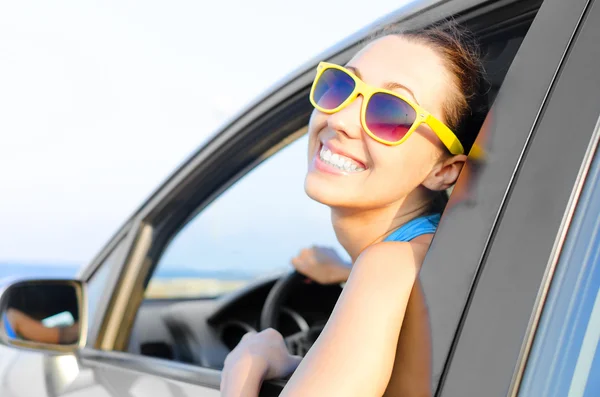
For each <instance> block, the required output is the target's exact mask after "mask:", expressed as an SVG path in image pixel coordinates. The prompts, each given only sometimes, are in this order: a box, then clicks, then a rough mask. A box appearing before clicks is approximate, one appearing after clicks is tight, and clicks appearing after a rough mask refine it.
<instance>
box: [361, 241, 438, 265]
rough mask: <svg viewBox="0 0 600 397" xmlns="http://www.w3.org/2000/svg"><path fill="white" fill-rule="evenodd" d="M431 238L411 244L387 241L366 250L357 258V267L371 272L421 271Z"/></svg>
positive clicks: (411, 242)
mask: <svg viewBox="0 0 600 397" xmlns="http://www.w3.org/2000/svg"><path fill="white" fill-rule="evenodd" d="M430 242H431V237H426V236H423V238H418V239H415V240H413V241H410V242H401V241H385V242H381V243H377V244H373V245H371V246H370V247H368V248H366V249H365V250H364V251H363V252H362V253H361V254H360V255H359V257H358V258H357V260H356V263H355V264H354V266H355V267H358V268H368V269H370V271H376V270H375V269H379V270H381V269H382V268H388V270H393V269H395V270H398V271H406V270H410V269H414V270H416V271H418V269H420V267H421V264H422V263H423V260H424V259H425V255H426V254H427V250H428V249H429V244H430Z"/></svg>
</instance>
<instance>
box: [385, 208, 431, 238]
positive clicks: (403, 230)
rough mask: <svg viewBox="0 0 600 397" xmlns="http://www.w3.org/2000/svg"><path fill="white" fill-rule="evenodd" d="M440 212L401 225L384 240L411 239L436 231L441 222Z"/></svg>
mask: <svg viewBox="0 0 600 397" xmlns="http://www.w3.org/2000/svg"><path fill="white" fill-rule="evenodd" d="M440 218H441V215H440V214H432V215H425V216H420V217H418V218H415V219H413V220H412V221H409V222H407V223H405V224H404V225H402V226H400V227H399V228H398V229H396V230H394V231H393V232H392V234H390V235H389V236H387V237H386V239H385V240H383V241H410V240H412V239H414V238H417V237H419V236H421V235H423V234H432V233H435V229H437V227H438V225H439V224H440Z"/></svg>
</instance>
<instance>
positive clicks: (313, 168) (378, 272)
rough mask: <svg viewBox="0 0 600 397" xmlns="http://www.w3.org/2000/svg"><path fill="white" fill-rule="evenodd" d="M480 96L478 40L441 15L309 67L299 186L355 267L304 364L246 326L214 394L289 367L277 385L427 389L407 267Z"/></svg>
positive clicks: (420, 255)
mask: <svg viewBox="0 0 600 397" xmlns="http://www.w3.org/2000/svg"><path fill="white" fill-rule="evenodd" d="M407 59H409V60H411V61H410V62H407ZM407 87H410V88H407ZM485 94H486V87H485V78H484V73H483V67H482V64H481V62H480V59H479V57H478V55H477V47H476V45H475V44H474V43H473V42H472V41H471V40H470V36H468V34H467V32H465V31H464V30H462V29H460V28H459V27H458V26H457V25H455V24H453V23H446V24H445V25H444V26H443V27H442V26H434V27H431V28H428V29H426V30H423V31H417V32H401V31H394V30H389V29H384V31H383V33H382V34H379V35H377V36H376V37H375V38H373V39H372V40H371V41H370V42H369V43H368V44H367V45H365V46H364V47H363V48H362V49H361V50H360V51H359V52H358V53H357V54H356V55H355V56H354V57H353V58H352V59H351V60H350V61H349V62H348V64H347V65H346V66H345V67H342V66H339V65H335V64H331V63H321V64H319V66H318V68H317V74H316V77H315V79H314V83H313V86H312V89H311V93H310V100H311V103H312V104H313V106H314V108H315V110H314V112H313V113H312V116H311V119H310V123H309V126H308V135H309V142H308V162H309V166H308V173H307V175H306V178H305V191H306V193H307V195H308V196H309V197H311V198H312V199H313V200H315V201H317V202H319V203H322V204H325V205H327V206H328V207H329V208H330V209H331V219H332V223H333V228H334V230H335V232H336V236H337V239H338V240H339V242H340V244H341V245H342V246H343V247H344V249H345V250H346V252H347V253H348V255H349V256H350V258H351V260H352V262H353V268H352V271H351V273H350V275H349V279H348V282H347V284H346V286H345V288H344V291H343V292H342V294H341V296H340V299H339V300H338V302H337V304H336V306H335V309H334V310H333V312H332V314H331V317H330V318H329V320H328V322H327V324H326V325H325V327H324V328H323V330H322V332H321V334H320V336H319V337H318V339H317V340H316V342H315V343H314V345H313V346H312V348H311V349H310V350H309V352H308V354H307V355H306V357H305V358H304V360H302V361H300V357H295V356H291V355H289V354H288V352H287V350H286V346H285V344H284V340H283V338H282V336H281V335H280V334H279V333H278V332H277V331H275V330H272V329H267V330H265V331H263V332H261V333H259V334H252V333H250V334H248V335H246V336H245V337H244V338H243V339H242V341H241V342H240V344H239V345H238V346H237V347H236V348H235V349H234V350H233V351H232V352H231V353H230V354H229V356H228V357H227V359H226V361H225V368H224V372H223V377H222V392H223V395H226V396H239V395H248V396H250V395H257V394H258V391H259V388H260V384H261V383H262V381H263V380H264V379H269V378H274V377H282V376H287V375H289V374H290V373H291V372H294V370H295V372H294V374H293V376H292V377H291V379H290V381H289V382H288V383H287V385H286V387H285V388H284V390H283V393H282V395H286V396H292V395H293V396H306V395H310V396H330V395H344V396H361V397H362V396H380V395H382V394H384V393H386V394H387V395H402V396H413V395H430V393H431V373H430V371H431V361H430V359H431V347H430V344H431V341H430V336H429V332H428V325H427V323H428V314H427V308H426V305H425V301H424V296H423V292H422V289H421V287H420V284H419V282H418V281H417V275H418V273H419V270H420V267H421V264H422V262H423V260H424V257H425V254H426V252H427V250H428V248H429V244H430V242H431V239H432V237H433V233H434V232H435V229H436V227H437V224H438V223H439V220H440V214H439V207H438V206H437V205H436V200H435V197H436V195H439V194H445V191H446V190H447V189H449V188H450V187H451V186H452V185H453V184H454V182H455V181H456V179H457V177H458V174H459V172H460V171H461V169H462V167H463V165H464V163H465V160H466V153H467V151H468V150H470V148H471V146H472V145H473V142H474V139H475V134H474V132H475V133H476V132H477V131H478V130H479V127H480V125H481V123H482V121H483V119H484V117H485V114H486V111H487V108H486V106H485V104H487V98H486V97H485ZM417 98H418V99H417ZM467 126H469V127H470V128H466V127H467ZM296 266H297V267H298V265H296ZM373 308H378V309H377V310H373ZM350 346H352V348H351V349H350V348H349V347H350ZM396 347H397V348H396ZM296 367H298V368H297V369H296ZM348 374H360V376H352V377H348Z"/></svg>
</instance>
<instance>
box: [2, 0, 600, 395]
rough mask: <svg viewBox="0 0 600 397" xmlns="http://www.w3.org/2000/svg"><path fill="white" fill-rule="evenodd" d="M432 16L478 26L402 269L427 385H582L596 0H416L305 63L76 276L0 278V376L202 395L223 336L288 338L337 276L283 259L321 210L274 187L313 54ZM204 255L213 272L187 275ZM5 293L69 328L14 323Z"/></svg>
mask: <svg viewBox="0 0 600 397" xmlns="http://www.w3.org/2000/svg"><path fill="white" fill-rule="evenodd" d="M448 17H452V18H454V19H456V20H457V21H459V22H461V23H464V24H465V25H467V26H468V27H469V28H470V29H471V30H472V31H473V32H474V33H475V34H476V35H477V37H478V38H479V39H480V40H481V42H482V45H483V49H484V50H485V53H486V54H487V55H486V58H485V63H486V67H487V69H488V72H489V79H490V83H491V89H490V92H489V101H490V104H492V107H491V110H490V112H489V114H488V116H487V118H486V121H485V123H484V125H483V128H482V129H481V131H480V133H479V136H478V138H477V142H476V143H477V147H478V148H480V149H481V150H480V151H479V153H477V155H475V153H471V155H470V158H469V160H468V162H467V165H466V167H465V169H464V170H463V171H462V173H461V175H460V177H459V180H458V182H457V184H456V186H455V187H454V189H453V191H452V193H451V195H450V200H449V203H448V205H447V207H446V210H445V211H444V214H443V217H442V220H441V223H440V225H439V228H438V230H437V232H436V234H435V237H434V240H433V242H432V245H431V247H430V249H429V251H428V254H427V257H426V260H425V263H424V264H423V267H422V270H421V274H420V282H421V285H422V288H423V291H424V295H425V299H426V302H427V309H428V312H429V322H430V338H431V344H430V345H431V351H430V352H425V353H424V354H430V355H431V358H432V373H433V377H432V385H431V387H432V395H435V396H440V397H454V396H460V397H468V396H477V397H481V396H536V397H539V396H584V397H588V396H592V395H600V353H599V350H598V339H599V336H600V295H599V293H598V286H599V285H600V221H599V219H600V217H599V216H598V214H599V212H600V153H599V152H598V143H599V141H600V122H599V120H600V99H599V98H598V91H599V90H600V73H598V70H600V46H599V45H598V41H599V39H600V1H595V0H569V1H564V0H543V1H542V0H521V1H516V0H422V1H417V2H414V3H411V4H410V5H409V6H405V7H403V8H401V9H399V10H398V11H397V12H394V13H392V14H390V15H387V16H386V17H384V18H383V19H381V20H379V21H377V22H376V23H374V24H373V25H371V26H369V27H367V28H365V29H363V30H361V31H359V32H357V33H356V34H354V35H353V36H351V37H349V38H347V39H346V40H344V41H343V42H341V43H339V44H338V45H336V46H334V47H333V48H330V49H329V50H327V51H326V52H325V53H323V54H321V55H319V56H318V57H316V58H315V59H314V60H311V61H309V62H307V63H306V64H305V65H303V66H302V67H300V68H299V69H298V70H296V71H295V72H293V73H291V74H290V75H289V76H288V77H287V78H286V79H284V80H283V81H281V82H280V83H278V84H277V85H275V86H273V87H271V89H270V90H268V91H267V92H266V93H265V94H264V95H263V96H261V97H260V98H257V99H256V100H255V101H254V102H253V103H252V104H250V105H249V106H248V107H246V108H245V109H244V110H243V111H241V112H240V113H239V114H238V115H237V116H236V117H234V118H232V119H231V120H230V121H229V122H228V123H227V124H226V125H225V126H224V127H223V128H222V129H221V130H220V132H219V133H218V134H216V135H215V136H214V137H213V138H212V139H210V140H209V141H208V142H207V143H205V144H204V145H203V146H202V147H201V148H200V149H199V150H198V151H197V152H195V153H194V154H193V155H192V156H190V157H189V158H188V159H187V160H185V161H184V162H183V163H182V165H181V166H180V167H179V168H178V169H177V170H176V171H175V172H174V173H173V174H172V175H171V176H170V177H169V178H168V179H167V180H166V181H165V182H164V183H163V184H162V185H161V186H159V187H158V189H157V190H156V191H155V192H154V193H153V194H152V195H151V196H150V197H149V198H148V199H147V200H146V201H145V202H144V203H143V204H142V205H141V206H140V207H139V209H138V210H137V211H136V212H135V213H133V214H132V215H131V217H130V218H129V219H127V220H126V221H125V222H124V223H123V226H122V227H121V228H120V229H119V230H118V232H117V233H116V234H115V235H114V236H113V237H112V239H111V240H110V241H109V242H108V243H107V244H106V245H105V246H104V248H102V249H101V251H100V252H99V254H98V255H97V256H96V257H95V258H94V259H93V260H92V261H91V262H90V263H89V264H88V265H87V266H86V267H84V268H83V269H82V270H81V272H80V273H79V275H78V277H77V278H76V279H73V280H70V279H66V280H65V279H59V278H57V279H43V280H39V279H31V278H21V279H14V280H10V281H6V282H5V284H4V285H3V287H2V292H1V295H0V310H1V311H2V314H3V317H2V318H3V320H2V323H3V327H2V329H1V330H0V334H1V335H0V336H1V340H2V345H0V395H2V396H3V397H24V396H27V397H29V396H36V397H38V396H39V397H43V396H54V397H59V396H60V397H62V396H69V397H75V396H94V397H95V396H98V397H100V396H110V397H113V396H114V397H121V396H192V395H193V396H217V395H219V384H220V375H221V369H222V367H223V362H224V359H225V357H226V355H227V354H228V352H229V351H230V350H231V349H232V348H233V347H234V346H235V345H236V344H237V342H238V341H239V340H240V339H241V337H242V335H244V334H245V333H246V332H248V331H252V330H260V329H265V328H268V327H274V328H277V329H278V330H280V332H281V333H282V334H283V335H284V336H285V338H286V342H287V345H288V347H289V349H290V350H291V351H293V352H295V353H297V354H304V353H305V352H306V350H307V349H308V348H309V347H310V345H311V344H312V342H314V340H315V338H316V337H317V336H318V333H319V331H320V329H322V327H323V324H324V323H325V322H326V321H327V318H328V317H329V314H330V313H331V310H332V308H333V306H334V304H335V302H336V299H337V297H338V296H339V294H340V292H341V290H342V288H343V286H342V285H329V286H322V285H319V284H316V283H314V282H310V281H309V280H307V279H305V278H304V277H302V276H301V275H299V274H297V273H294V272H291V267H290V266H289V258H290V257H291V256H293V255H294V254H295V253H296V252H297V250H299V249H301V248H303V247H304V245H305V244H307V243H311V242H315V240H316V241H317V242H324V243H327V244H335V241H334V237H333V236H332V234H331V233H332V232H331V230H330V226H328V222H329V219H328V218H327V213H326V211H324V210H323V209H321V208H320V207H319V205H318V204H316V203H312V202H310V200H308V199H306V201H302V200H301V199H298V200H297V201H293V205H292V204H291V203H292V201H290V200H292V197H302V195H303V193H302V176H303V173H304V172H305V168H304V164H305V160H304V156H305V154H304V151H305V146H306V137H305V134H306V126H307V123H308V119H309V115H310V112H311V106H310V103H309V101H308V92H309V88H310V84H311V81H312V78H313V76H314V73H315V68H316V65H317V63H318V61H321V60H327V61H331V62H336V63H344V62H346V61H347V60H349V58H350V57H351V55H352V54H353V53H354V52H355V51H356V49H357V48H358V46H359V45H360V43H361V40H362V39H364V38H365V37H367V36H368V35H370V34H371V33H372V32H373V31H374V30H376V29H377V28H378V27H379V26H381V25H382V24H386V23H390V22H400V23H403V24H405V26H406V27H410V28H419V27H424V26H427V25H429V24H432V23H435V22H437V21H439V20H442V19H446V18H448ZM409 61H410V60H409ZM265 180H266V181H268V183H262V184H261V182H260V181H265ZM286 181H287V182H286ZM311 206H312V207H311ZM309 207H310V208H309ZM231 211H235V212H234V213H233V214H232V213H231ZM224 215H227V216H224ZM232 219H234V221H232ZM264 219H270V220H273V222H270V223H269V225H270V226H269V227H268V228H267V227H263V224H264V222H263V220H264ZM273 225H275V226H273ZM240 241H243V242H244V244H241V243H239V242H240ZM207 263H209V264H211V265H214V266H215V267H213V268H214V269H217V270H218V271H219V272H220V273H219V274H212V275H211V274H208V275H206V274H205V275H203V276H197V275H194V272H193V270H194V269H196V268H205V265H206V264H207ZM173 264H177V265H178V266H179V265H181V266H180V267H178V268H177V269H188V270H189V272H188V273H186V275H184V276H183V277H181V275H179V276H178V275H176V274H174V273H173V269H175V267H174V265H173ZM282 269H283V271H282ZM169 270H171V272H169ZM159 274H160V275H161V276H160V277H159V276H158V275H159ZM15 308H16V309H19V310H21V311H25V312H26V314H29V315H30V316H31V317H33V318H34V319H37V320H39V321H40V322H41V323H43V325H44V327H45V328H44V329H46V330H48V329H50V330H57V329H59V328H56V327H57V326H58V325H61V326H62V327H61V328H60V329H70V330H75V332H74V333H73V334H72V335H71V336H69V337H68V336H67V335H66V334H60V335H59V336H57V337H56V338H55V340H51V339H44V340H41V339H35V338H23V337H17V336H15V335H16V334H15V332H14V331H15V330H12V329H10V320H9V319H8V318H9V317H8V316H9V315H12V314H11V313H13V312H11V310H14V309H15ZM13 314H14V313H13ZM364 343H365V344H368V343H369V341H368V340H365V341H364ZM349 376H356V374H349ZM285 383H286V379H277V380H273V381H269V382H265V383H264V384H263V387H262V390H261V394H260V395H261V396H274V395H278V394H279V393H280V392H281V390H282V388H283V386H284V385H285Z"/></svg>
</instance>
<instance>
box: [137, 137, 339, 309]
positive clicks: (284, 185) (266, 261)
mask: <svg viewBox="0 0 600 397" xmlns="http://www.w3.org/2000/svg"><path fill="white" fill-rule="evenodd" d="M307 145H308V139H307V136H306V135H305V136H304V137H302V138H300V139H298V140H296V141H294V142H293V143H291V144H290V145H288V146H287V147H285V148H284V149H282V150H280V151H279V152H277V153H276V154H274V155H273V156H271V157H269V158H268V159H267V160H265V161H264V162H262V163H261V164H260V165H258V166H257V167H255V168H254V169H253V170H252V171H250V172H249V173H248V174H246V175H245V176H243V177H242V178H241V179H240V180H239V181H238V182H236V183H235V184H234V185H233V186H231V187H229V189H227V190H226V191H225V192H224V193H222V194H221V195H220V196H219V197H218V198H217V199H215V200H214V201H213V202H212V203H211V204H210V205H209V206H207V207H206V208H205V209H204V210H202V211H201V212H200V213H199V214H198V215H196V216H195V217H194V218H193V219H192V220H191V221H190V222H189V223H188V224H187V225H186V226H185V227H184V228H183V229H181V231H180V232H179V233H178V234H177V235H176V236H175V237H174V238H173V240H172V241H171V242H170V244H169V245H168V247H167V248H166V250H165V251H164V253H163V255H162V257H161V258H160V260H159V262H158V265H157V268H156V269H155V271H154V273H153V274H152V278H151V279H150V281H149V284H148V287H147V288H146V293H145V297H146V298H163V299H164V298H167V299H169V298H197V297H216V296H219V295H221V294H224V293H227V292H231V291H232V290H235V289H238V288H241V287H242V286H244V285H245V284H247V283H248V282H250V281H252V280H254V279H256V278H259V277H264V276H268V275H270V274H276V273H279V272H282V271H289V270H290V269H291V264H290V260H291V258H292V257H293V256H294V255H296V254H297V253H298V252H299V250H300V249H302V248H304V247H309V246H311V245H313V244H318V245H326V246H330V247H334V248H336V250H337V251H338V253H339V254H340V255H345V253H344V252H343V250H342V249H341V247H340V246H339V244H338V242H337V240H336V238H335V234H334V232H333V228H332V226H331V220H330V215H329V209H328V208H327V207H325V206H324V205H322V204H319V203H317V202H315V201H313V200H311V199H310V198H309V197H308V196H306V194H305V193H304V188H303V186H304V177H305V174H306V167H307V160H306V158H307V155H306V151H307Z"/></svg>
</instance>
